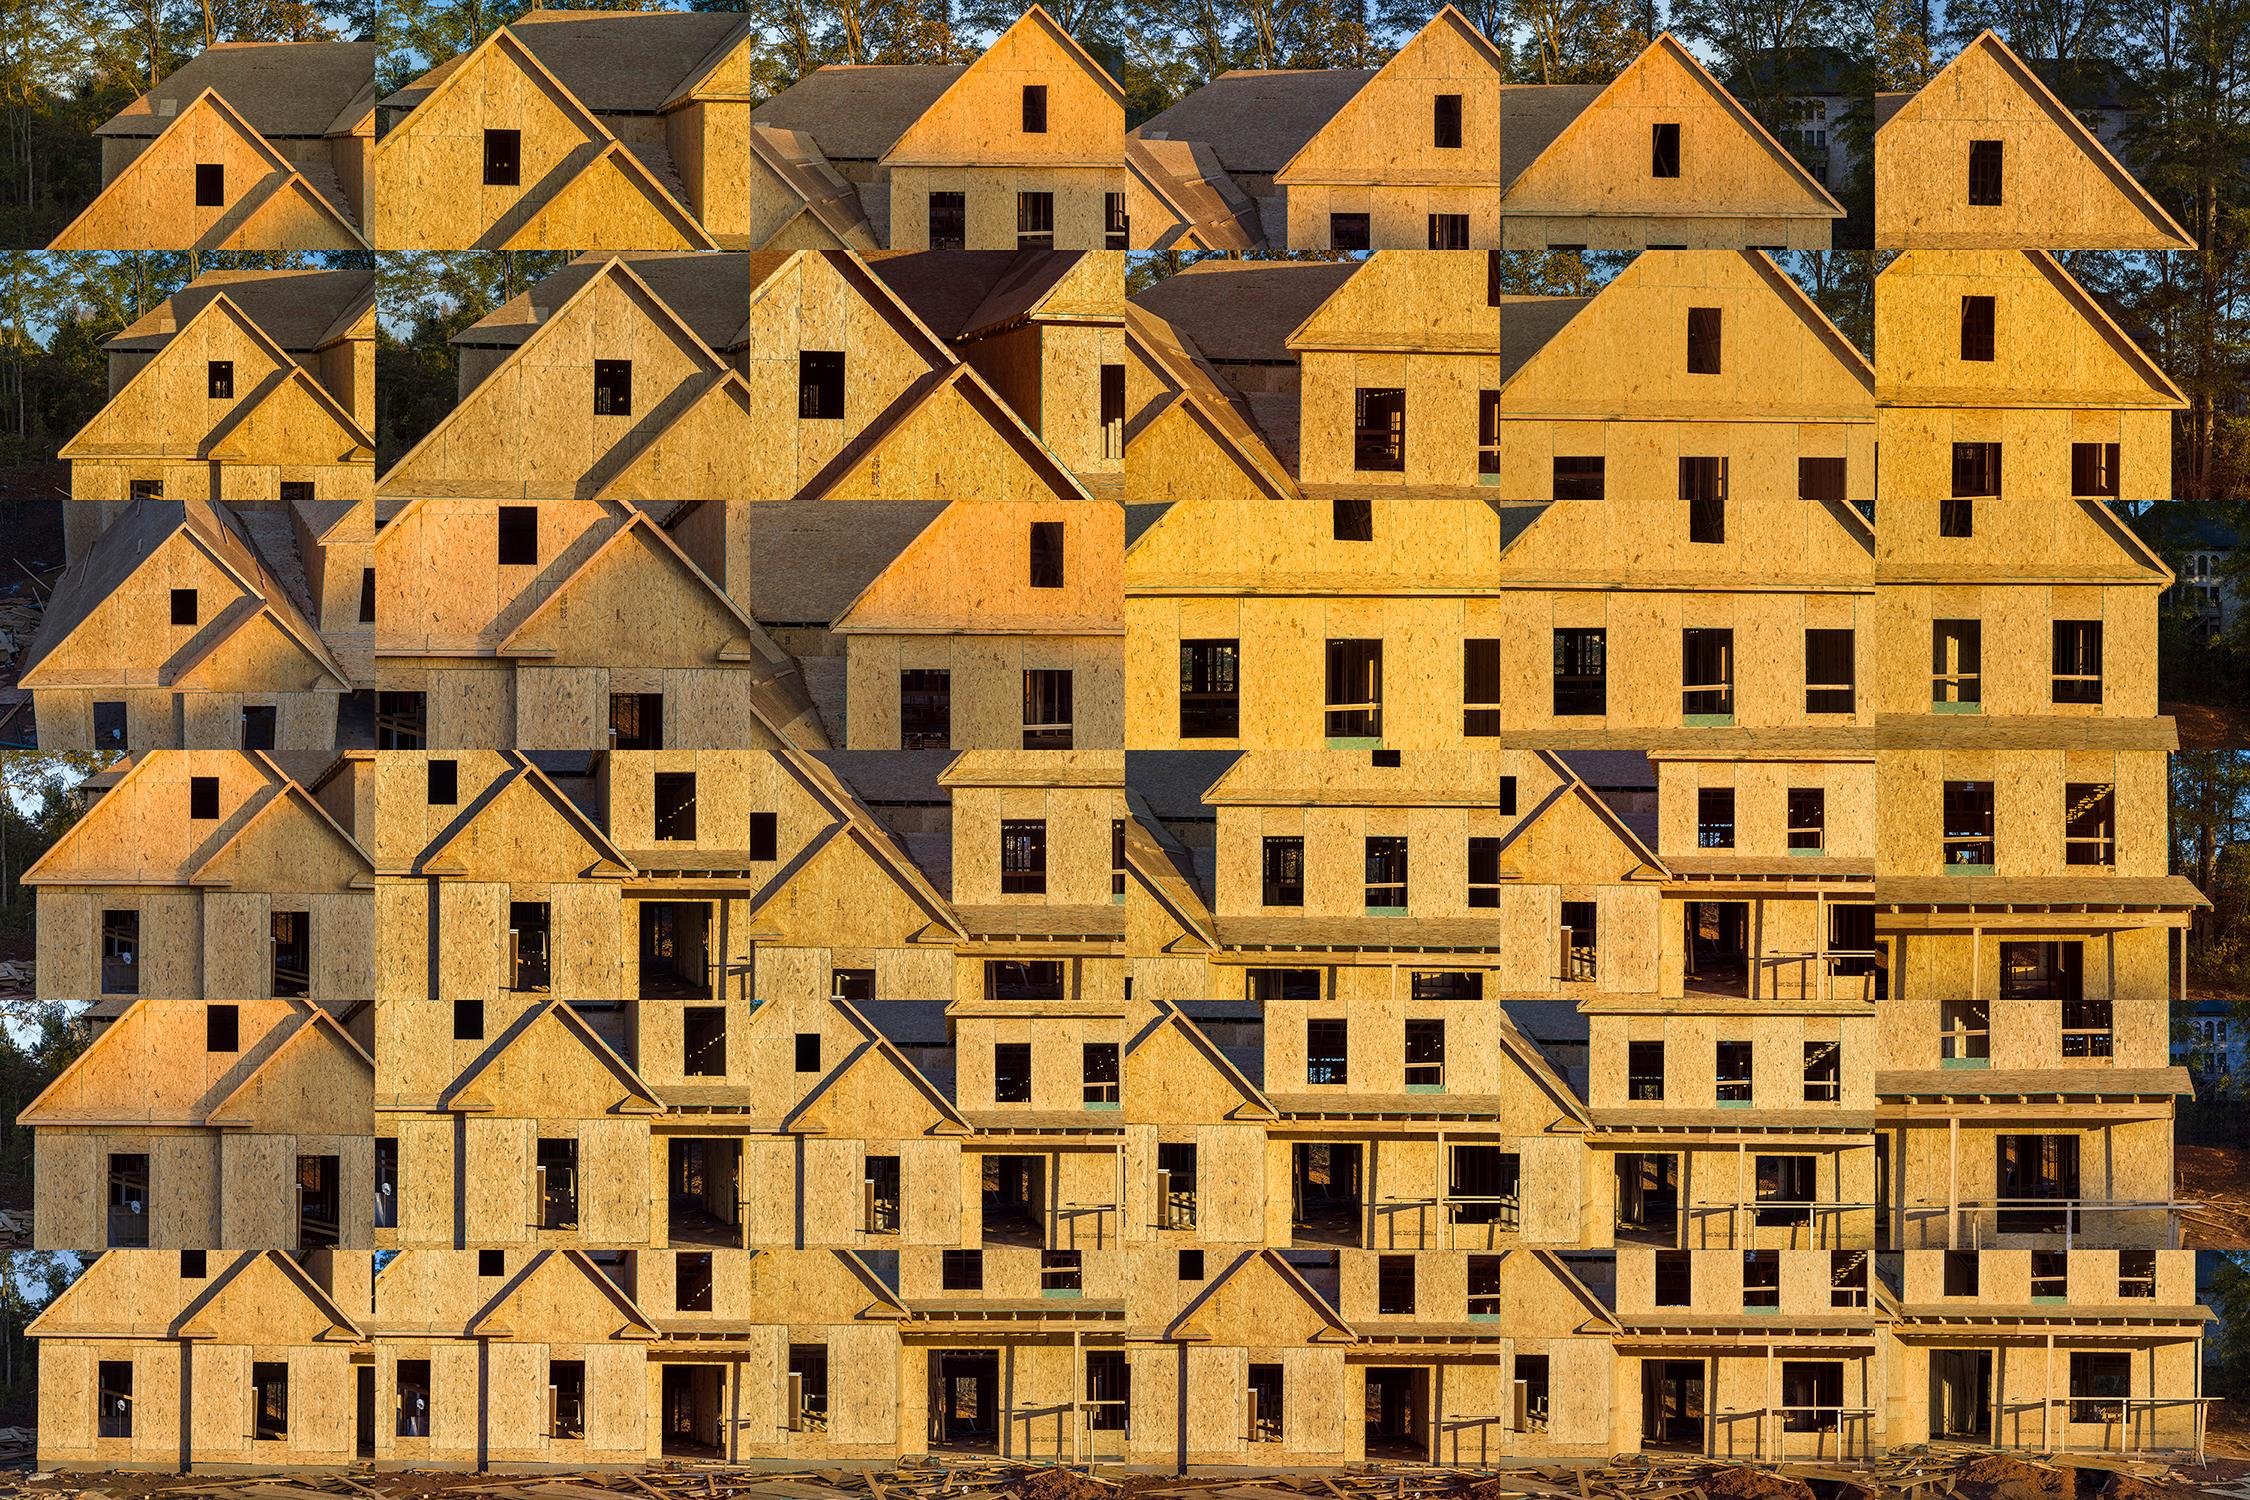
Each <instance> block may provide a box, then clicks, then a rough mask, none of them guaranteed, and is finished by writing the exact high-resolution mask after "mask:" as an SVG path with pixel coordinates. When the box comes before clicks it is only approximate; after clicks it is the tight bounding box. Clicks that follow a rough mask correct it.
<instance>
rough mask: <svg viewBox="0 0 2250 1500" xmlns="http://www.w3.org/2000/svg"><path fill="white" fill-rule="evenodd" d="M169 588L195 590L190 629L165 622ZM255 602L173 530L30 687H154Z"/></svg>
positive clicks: (59, 647)
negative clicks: (45, 682)
mask: <svg viewBox="0 0 2250 1500" xmlns="http://www.w3.org/2000/svg"><path fill="white" fill-rule="evenodd" d="M200 372H201V367H200V366H198V373H199V374H200ZM175 589H192V590H194V592H195V600H196V621H197V623H195V624H193V625H175V624H173V623H172V591H173V590H175ZM255 597H256V596H255V595H253V594H252V593H251V592H250V591H249V590H248V589H247V588H245V587H244V586H243V584H242V582H241V581H240V580H239V579H237V578H236V577H235V576H234V575H233V574H232V573H229V572H227V571H226V570H225V569H223V568H221V567H219V566H218V564H216V563H214V562H213V561H212V560H211V556H210V554H209V553H208V552H205V551H204V550H203V549H202V548H201V547H199V546H197V545H196V543H195V542H194V541H192V540H190V539H189V537H188V536H187V534H186V533H185V532H184V531H175V532H173V533H172V534H171V535H170V536H169V537H167V538H165V540H164V541H163V542H161V543H159V544H158V546H157V548H156V550H155V551H154V552H153V553H151V554H150V555H149V556H148V557H147V558H145V559H143V560H142V562H141V564H140V565H139V566H138V567H137V568H135V569H134V570H133V573H132V575H131V576H130V577H129V578H127V579H126V580H125V581H124V583H123V584H121V585H120V586H119V587H117V588H115V589H112V590H111V591H110V592H109V593H108V594H106V595H104V596H103V597H102V598H101V599H100V600H99V601H98V602H97V603H96V604H95V605H94V607H93V608H92V609H91V610H90V611H88V612H87V615H86V617H85V619H84V620H82V621H81V622H80V623H79V625H78V628H77V629H75V630H73V631H72V632H71V633H70V634H69V635H68V636H67V637H65V638H64V639H63V640H62V641H60V642H58V643H57V644H56V646H55V648H54V649H53V650H51V651H49V652H48V653H47V655H46V656H45V657H43V658H41V660H40V662H39V666H38V671H37V674H36V677H35V685H36V680H37V678H52V679H54V680H55V681H57V682H60V683H64V684H68V683H70V682H71V681H72V680H73V679H74V678H75V679H77V680H78V681H82V682H96V683H101V684H103V685H105V686H107V685H110V684H115V685H117V686H121V687H122V686H126V685H131V686H134V687H156V686H158V685H159V678H158V673H159V672H160V671H161V670H162V668H163V667H164V666H165V664H166V663H168V662H171V661H173V660H174V659H175V658H178V657H179V656H180V655H181V654H182V653H184V652H186V651H188V650H189V649H190V648H191V647H193V646H195V645H196V644H197V642H198V638H199V637H203V636H207V635H208V634H209V633H210V631H211V629H212V626H213V624H214V622H216V621H218V620H219V619H220V618H221V617H222V616H223V615H225V614H226V612H227V611H228V610H229V609H230V608H232V607H233V606H234V605H235V604H236V602H237V601H238V600H242V599H246V598H250V599H254V598H255ZM164 685H166V686H169V685H170V684H164ZM240 685H243V686H247V685H248V684H240ZM130 743H133V744H136V745H137V744H139V743H140V742H139V741H137V740H135V741H131V742H130Z"/></svg>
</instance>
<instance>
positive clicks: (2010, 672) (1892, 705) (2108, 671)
mask: <svg viewBox="0 0 2250 1500" xmlns="http://www.w3.org/2000/svg"><path fill="white" fill-rule="evenodd" d="M2151 581H2152V582H2153V581H2154V580H2151ZM1875 610H1876V631H1877V637H1878V641H1879V645H1880V650H1881V654H1882V658H1883V659H1884V660H1886V661H1893V662H1900V661H1903V662H1914V661H1918V660H1920V659H1921V658H1924V657H1927V656H1931V655H1932V652H1933V635H1932V631H1933V628H1934V624H1933V622H1935V621H1938V620H1948V621H1954V620H1973V621H1975V622H1977V627H1978V632H1977V633H1978V646H1979V661H1978V679H1979V680H1978V682H1977V689H1978V699H1979V701H1980V702H1981V703H1982V705H1983V707H1982V709H1981V712H1983V713H1986V714H1991V715H1994V716H2016V715H2031V714H2041V715H2052V716H2053V717H2056V718H2128V719H2146V718H2150V717H2153V716H2154V715H2155V713H2156V711H2157V697H2156V676H2155V674H2154V673H2152V672H2138V671H2131V670H2126V669H2124V664H2126V663H2130V662H2146V661H2153V660H2154V659H2155V656H2156V649H2157V633H2156V610H2157V590H2156V589H2154V588H2145V587H2131V588H2095V587H2079V588H2073V587H2056V586H2051V585H2029V586H2011V585H2007V584H1987V585H1979V584H1953V585H1943V586H1937V587H1917V586H1912V585H1886V586H1885V587H1883V588H1882V589H1880V590H1878V591H1877V597H1876V601H1875ZM2058 620H2072V621H2079V620H2093V621H2096V622H2098V623H2099V624H2100V626H2101V632H2102V657H2101V659H2102V668H2103V670H2102V681H2101V685H2100V686H2101V701H2100V702H2099V703H2057V702H2055V701H2054V680H2053V677H2052V676H2051V675H2050V674H2051V671H2052V668H2053V663H2054V627H2055V622H2056V621H2058ZM1868 689H1869V692H1870V694H1871V695H1872V697H1873V699H1874V706H1875V711H1876V712H1878V713H1891V714H1921V713H1927V712H1929V706H1930V704H1931V703H1933V702H1939V701H1946V700H1944V699H1941V698H1939V697H1938V696H1937V694H1938V693H1939V691H1940V690H1939V688H1938V686H1937V684H1936V683H1935V681H1934V680H1932V681H1927V682H1926V681H1925V680H1924V678H1923V674H1921V673H1917V672H1893V673H1883V674H1880V675H1878V676H1876V677H1875V678H1874V679H1872V680H1871V681H1870V682H1869V683H1868Z"/></svg>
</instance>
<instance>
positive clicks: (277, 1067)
mask: <svg viewBox="0 0 2250 1500" xmlns="http://www.w3.org/2000/svg"><path fill="white" fill-rule="evenodd" d="M307 1011H308V1014H307V1015H306V1016H305V1019H304V1020H303V1022H302V1023H300V1024H299V1025H298V1026H296V1027H295V1028H294V1029H293V1030H291V1031H290V1033H289V1035H288V1036H286V1037H284V1038H282V1041H281V1045H280V1046H278V1047H276V1048H274V1049H273V1051H272V1052H270V1053H268V1054H267V1055H266V1058H265V1060H264V1061H262V1062H260V1063H259V1064H258V1065H257V1066H256V1067H254V1068H252V1069H251V1070H250V1072H249V1073H248V1075H246V1076H245V1077H244V1078H243V1080H242V1081H241V1082H240V1083H238V1084H236V1085H235V1086H234V1087H233V1088H232V1089H229V1090H228V1091H227V1093H226V1094H225V1096H224V1097H222V1098H221V1099H220V1100H219V1101H218V1102H217V1103H216V1104H214V1105H212V1106H211V1108H210V1111H209V1112H208V1113H207V1114H206V1115H205V1116H204V1123H205V1124H207V1125H237V1124H248V1123H250V1122H249V1121H248V1120H247V1119H244V1118H242V1117H241V1116H242V1107H241V1105H240V1104H238V1103H237V1101H247V1100H248V1099H249V1098H250V1096H251V1093H252V1090H253V1089H254V1088H256V1087H258V1086H261V1085H262V1084H263V1082H264V1080H265V1076H266V1074H268V1073H269V1072H270V1073H278V1072H279V1071H281V1066H282V1059H283V1057H284V1056H290V1057H294V1055H295V1054H297V1053H299V1052H306V1051H310V1050H311V1049H313V1048H315V1047H321V1046H323V1045H325V1046H326V1047H327V1048H328V1049H329V1050H331V1051H340V1052H341V1054H342V1055H343V1057H344V1059H345V1060H346V1061H347V1062H349V1063H352V1064H354V1065H356V1066H358V1067H364V1068H365V1069H366V1070H367V1079H368V1084H369V1087H370V1088H372V1087H373V1085H374V1081H375V1059H374V1057H373V1055H371V1054H370V1053H369V1052H368V1050H367V1049H366V1048H365V1047H362V1046H361V1045H360V1044H359V1042H358V1040H357V1039H356V1038H354V1037H353V1036H352V1034H351V1033H350V1032H349V1031H346V1030H345V1029H344V1026H343V1023H342V1022H340V1021H338V1020H337V1019H336V1018H335V1016H333V1015H331V1014H330V1013H329V1012H328V1010H327V1008H326V1007H324V1006H319V1005H313V1006H309V1007H307Z"/></svg>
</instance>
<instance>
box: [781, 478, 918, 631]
mask: <svg viewBox="0 0 2250 1500" xmlns="http://www.w3.org/2000/svg"><path fill="white" fill-rule="evenodd" d="M748 503H749V504H750V506H751V511H750V529H749V540H750V591H749V597H748V599H746V600H743V601H741V602H743V603H745V604H746V605H747V606H748V608H749V610H750V614H751V617H752V618H753V619H757V620H765V621H773V622H775V623H781V622H788V623H792V624H811V623H815V622H817V623H820V624H828V623H831V622H832V621H834V620H835V619H836V617H837V616H838V615H841V614H842V613H843V612H844V609H845V607H846V606H848V605H849V604H850V603H851V602H852V601H853V600H854V599H856V598H858V597H859V595H860V591H861V590H862V589H864V588H866V587H867V586H868V584H870V583H872V582H874V580H875V578H876V576H877V575H878V574H880V573H881V572H882V571H883V570H884V569H885V568H887V567H889V566H890V565H891V562H892V560H893V559H894V558H896V557H897V556H898V555H899V553H900V552H902V551H904V550H905V549H906V545H907V544H908V543H909V542H911V541H913V540H914V538H916V537H917V536H920V535H921V534H922V532H923V530H924V528H926V527H927V526H928V525H929V524H930V523H931V522H932V521H935V520H936V519H937V518H938V513H939V512H941V511H943V510H944V509H945V504H946V503H945V502H944V501H942V500H850V501H837V500H758V501H751V502H748Z"/></svg>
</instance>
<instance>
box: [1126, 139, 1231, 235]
mask: <svg viewBox="0 0 2250 1500" xmlns="http://www.w3.org/2000/svg"><path fill="white" fill-rule="evenodd" d="M1125 170H1126V172H1127V173H1128V174H1129V175H1130V176H1131V178H1132V180H1133V181H1135V182H1138V183H1139V184H1140V185H1141V186H1142V187H1143V188H1144V189H1146V190H1147V192H1148V193H1149V195H1150V196H1151V197H1153V198H1155V199H1156V201H1157V202H1159V203H1161V204H1162V205H1164V208H1165V210H1166V211H1167V212H1169V213H1170V214H1171V215H1172V216H1173V218H1174V219H1176V220H1177V221H1178V222H1177V223H1175V224H1174V225H1172V226H1171V227H1170V228H1168V229H1167V230H1166V231H1165V232H1164V233H1163V234H1162V235H1160V236H1158V237H1157V238H1156V239H1155V240H1153V241H1152V242H1151V243H1150V244H1149V246H1148V248H1149V249H1151V250H1232V251H1237V252H1239V251H1245V250H1256V249H1259V248H1261V247H1263V246H1264V244H1265V243H1266V232H1265V229H1264V226H1263V225H1262V223H1261V222H1260V219H1259V216H1258V205H1257V204H1256V203H1254V202H1252V201H1251V199H1250V198H1249V196H1248V195H1246V194H1245V193H1244V192H1243V191H1242V189H1240V188H1238V187H1236V186H1235V184H1234V179H1233V178H1231V177H1229V176H1228V175H1227V169H1226V167H1225V165H1224V164H1222V163H1221V162H1220V160H1219V154H1218V152H1216V151H1215V150H1213V149H1212V148H1211V146H1210V145H1209V144H1208V143H1207V142H1204V141H1175V140H1168V139H1163V138H1144V137H1143V136H1142V135H1141V134H1140V132H1138V131H1134V132H1133V133H1131V134H1129V135H1127V136H1126V137H1125Z"/></svg>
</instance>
